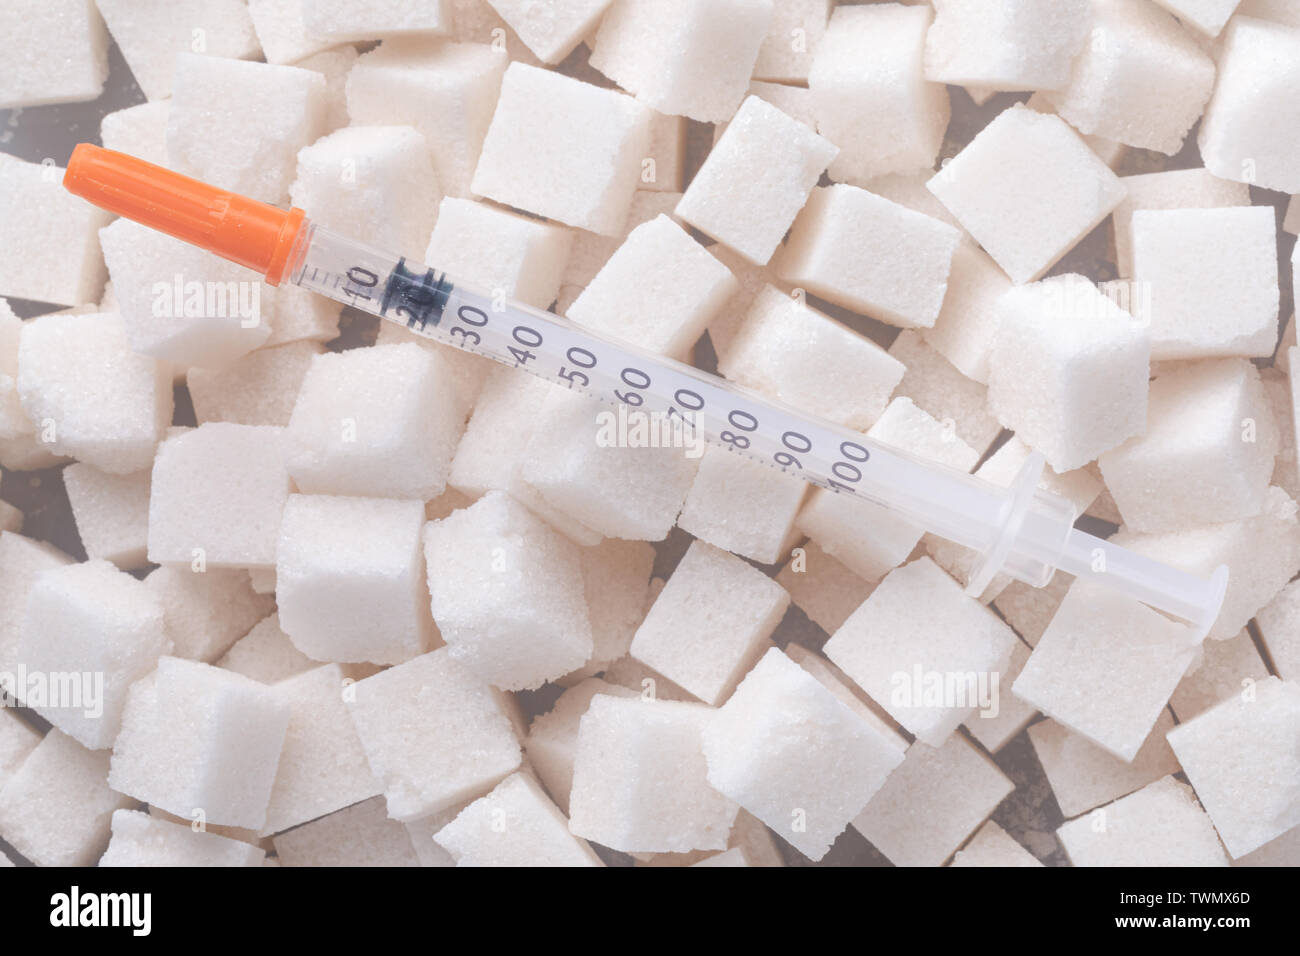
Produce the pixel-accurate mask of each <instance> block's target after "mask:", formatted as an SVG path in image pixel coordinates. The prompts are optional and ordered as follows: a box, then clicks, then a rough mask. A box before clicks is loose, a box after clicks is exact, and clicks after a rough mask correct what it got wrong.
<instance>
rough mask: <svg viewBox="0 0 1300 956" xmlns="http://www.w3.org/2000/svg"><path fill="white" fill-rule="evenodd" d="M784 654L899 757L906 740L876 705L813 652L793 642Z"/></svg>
mask: <svg viewBox="0 0 1300 956" xmlns="http://www.w3.org/2000/svg"><path fill="white" fill-rule="evenodd" d="M785 654H786V656H787V657H789V658H790V660H792V661H794V662H795V663H796V664H798V665H799V666H800V667H802V668H803V669H804V670H806V671H807V672H808V673H809V674H812V676H813V677H815V678H817V681H818V682H819V683H820V684H821V685H822V686H823V687H825V688H826V689H827V690H829V691H830V692H831V693H832V694H834V695H835V696H836V697H837V698H838V699H839V700H840V701H841V702H842V703H844V704H846V705H847V706H848V708H849V710H851V711H853V712H854V713H855V714H857V715H858V716H859V717H861V718H862V719H863V720H865V721H866V722H867V723H868V724H870V725H871V726H872V727H874V728H875V729H876V730H877V731H879V732H880V734H881V735H882V736H884V737H887V738H888V739H889V740H892V741H893V742H894V743H895V744H896V745H897V748H896V749H897V750H898V751H899V752H900V753H901V752H902V751H904V750H906V749H907V745H908V740H907V738H906V737H905V736H903V732H902V728H900V727H899V725H898V722H897V721H895V720H894V718H892V717H890V716H889V714H888V713H887V712H886V711H885V709H884V708H883V707H881V706H880V705H879V704H877V703H876V702H875V701H874V700H872V699H871V698H870V697H869V696H867V692H866V691H864V690H863V689H862V688H861V687H859V686H858V685H857V684H855V683H853V680H852V678H850V677H849V675H848V674H846V673H844V671H842V670H840V669H839V668H838V667H836V666H835V665H834V664H832V663H831V662H830V661H829V660H827V659H826V658H825V657H823V656H822V655H821V654H819V653H818V652H816V651H810V650H808V648H806V647H804V646H802V645H801V644H795V643H794V642H793V641H792V642H791V643H789V644H787V645H786V646H785Z"/></svg>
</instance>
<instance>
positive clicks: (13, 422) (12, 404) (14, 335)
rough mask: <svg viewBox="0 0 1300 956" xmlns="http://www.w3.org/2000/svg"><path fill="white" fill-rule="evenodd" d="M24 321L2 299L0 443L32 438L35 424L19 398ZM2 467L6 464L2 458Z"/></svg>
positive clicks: (0, 462) (0, 301) (0, 460)
mask: <svg viewBox="0 0 1300 956" xmlns="http://www.w3.org/2000/svg"><path fill="white" fill-rule="evenodd" d="M22 331H23V322H22V319H20V318H18V316H16V315H14V310H13V309H12V308H10V307H9V303H8V302H7V301H5V300H4V299H3V298H0V442H6V441H13V440H14V439H17V438H20V437H31V436H32V435H33V425H32V421H31V419H29V418H28V417H27V413H26V412H24V411H23V405H22V401H21V400H20V399H19V397H18V383H17V381H16V380H17V378H18V341H19V338H20V337H21V335H22ZM0 464H5V462H4V461H3V459H0Z"/></svg>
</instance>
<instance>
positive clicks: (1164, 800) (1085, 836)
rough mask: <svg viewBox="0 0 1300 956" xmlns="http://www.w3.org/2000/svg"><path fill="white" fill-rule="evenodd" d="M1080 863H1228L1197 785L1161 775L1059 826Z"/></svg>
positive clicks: (1073, 857)
mask: <svg viewBox="0 0 1300 956" xmlns="http://www.w3.org/2000/svg"><path fill="white" fill-rule="evenodd" d="M1056 835H1057V838H1058V839H1059V840H1060V841H1061V845H1062V846H1064V847H1065V852H1066V853H1068V854H1069V856H1070V862H1071V863H1073V864H1074V865H1075V866H1169V867H1177V866H1227V865H1228V857H1227V856H1226V855H1225V854H1224V852H1223V847H1222V846H1221V845H1220V844H1219V838H1218V836H1217V835H1216V834H1215V832H1214V827H1213V826H1212V825H1211V824H1210V818H1209V817H1208V816H1206V814H1205V811H1204V810H1202V809H1201V806H1200V804H1198V803H1197V802H1196V796H1195V795H1194V794H1193V793H1192V788H1191V787H1189V786H1187V784H1185V783H1179V782H1178V781H1177V780H1175V779H1174V778H1173V777H1161V778H1160V779H1159V780H1157V781H1155V782H1154V783H1150V784H1147V785H1146V786H1145V787H1143V788H1142V789H1141V790H1139V791H1137V792H1136V793H1133V794H1130V795H1129V796H1127V797H1122V798H1121V799H1119V800H1116V801H1115V802H1114V803H1111V804H1107V805H1106V806H1104V807H1100V808H1098V809H1097V810H1094V811H1093V812H1092V813H1090V814H1089V815H1088V816H1086V817H1080V818H1078V819H1077V820H1071V821H1070V822H1068V823H1066V824H1065V825H1064V826H1062V827H1061V828H1060V829H1058V830H1057V831H1056Z"/></svg>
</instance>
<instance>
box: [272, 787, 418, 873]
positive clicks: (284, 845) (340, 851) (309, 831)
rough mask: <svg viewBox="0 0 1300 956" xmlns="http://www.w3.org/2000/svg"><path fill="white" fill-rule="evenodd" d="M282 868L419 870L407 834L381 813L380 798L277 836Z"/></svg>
mask: <svg viewBox="0 0 1300 956" xmlns="http://www.w3.org/2000/svg"><path fill="white" fill-rule="evenodd" d="M273 842H274V844H275V852H276V854H277V856H278V858H279V860H280V865H281V866H318V867H319V866H330V867H334V866H348V867H353V866H365V867H371V866H383V867H398V866H402V867H406V866H419V865H420V858H419V856H418V855H417V854H416V850H415V846H414V845H413V843H412V838H411V834H410V832H409V831H408V830H407V828H406V827H405V826H403V825H402V824H401V823H399V822H398V821H397V820H393V819H390V818H389V817H388V815H387V814H386V813H385V812H384V801H383V800H382V799H380V798H379V797H374V798H372V799H370V800H363V801H362V802H361V803H355V804H353V805H352V806H350V807H347V808H346V809H343V810H339V811H338V812H337V813H331V814H329V815H328V816H324V817H320V818H319V819H317V820H312V821H311V822H310V823H305V824H303V825H302V826H300V827H294V828H293V829H292V830H289V831H287V832H285V833H280V834H277V835H276V836H275V839H274V840H273Z"/></svg>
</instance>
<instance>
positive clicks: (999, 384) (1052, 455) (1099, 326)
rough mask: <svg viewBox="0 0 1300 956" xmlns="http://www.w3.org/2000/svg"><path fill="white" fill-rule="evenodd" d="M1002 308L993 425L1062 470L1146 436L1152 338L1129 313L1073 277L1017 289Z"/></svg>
mask: <svg viewBox="0 0 1300 956" xmlns="http://www.w3.org/2000/svg"><path fill="white" fill-rule="evenodd" d="M1000 305H1001V310H1002V320H1001V322H1000V323H999V325H998V331H997V334H996V336H995V338H994V343H993V350H992V352H991V354H990V356H989V392H988V398H989V408H990V409H991V410H992V411H993V414H994V415H996V416H997V418H998V421H1000V422H1001V423H1002V424H1003V425H1005V426H1006V427H1007V428H1010V429H1013V430H1014V431H1015V432H1016V434H1017V436H1018V437H1019V438H1020V439H1021V440H1022V441H1024V442H1025V443H1026V444H1027V445H1029V446H1030V447H1031V448H1033V449H1035V450H1036V451H1039V452H1042V454H1043V456H1044V457H1045V458H1046V459H1047V462H1048V464H1050V465H1051V466H1052V468H1053V469H1055V470H1056V471H1058V472H1063V471H1070V470H1072V469H1075V468H1080V467H1082V466H1083V465H1086V464H1088V462H1090V461H1092V460H1093V459H1095V458H1096V457H1097V456H1098V455H1099V454H1101V453H1103V452H1106V451H1108V450H1110V449H1112V448H1114V447H1116V446H1117V445H1120V444H1122V443H1123V442H1124V441H1125V440H1126V439H1128V438H1130V437H1132V436H1134V435H1138V434H1140V433H1141V432H1142V430H1143V427H1144V425H1145V423H1146V418H1147V381H1148V378H1149V369H1150V358H1151V344H1150V339H1149V338H1148V336H1147V333H1146V331H1145V330H1144V329H1143V328H1142V326H1141V325H1140V324H1139V323H1137V322H1135V321H1134V320H1133V318H1132V316H1130V315H1128V314H1127V313H1126V312H1124V311H1123V310H1122V309H1120V308H1119V306H1117V305H1115V304H1114V303H1113V302H1111V301H1110V300H1109V299H1107V298H1106V297H1105V296H1104V295H1102V294H1101V293H1100V292H1098V291H1097V288H1096V287H1095V286H1094V285H1093V284H1092V283H1091V282H1090V281H1088V280H1087V279H1085V278H1084V277H1083V276H1079V275H1064V276H1055V277H1053V278H1050V279H1044V280H1043V281H1041V282H1036V283H1033V284H1031V285H1027V286H1023V287H1021V288H1017V289H1013V290H1011V291H1010V292H1008V293H1007V294H1006V295H1005V296H1004V297H1003V298H1002V300H1001V303H1000ZM1098 396H1105V400H1104V403H1103V402H1100V401H1098Z"/></svg>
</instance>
